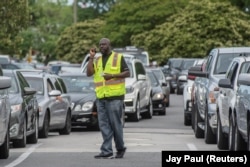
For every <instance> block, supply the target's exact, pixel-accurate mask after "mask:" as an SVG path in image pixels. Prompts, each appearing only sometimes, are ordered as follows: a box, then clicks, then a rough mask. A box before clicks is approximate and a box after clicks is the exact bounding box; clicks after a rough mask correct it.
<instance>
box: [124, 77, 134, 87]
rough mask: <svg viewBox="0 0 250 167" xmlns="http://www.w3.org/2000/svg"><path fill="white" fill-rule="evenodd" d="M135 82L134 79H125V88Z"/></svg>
mask: <svg viewBox="0 0 250 167" xmlns="http://www.w3.org/2000/svg"><path fill="white" fill-rule="evenodd" d="M135 82H136V79H135V78H126V79H125V86H126V87H127V86H130V85H133V84H134V83H135Z"/></svg>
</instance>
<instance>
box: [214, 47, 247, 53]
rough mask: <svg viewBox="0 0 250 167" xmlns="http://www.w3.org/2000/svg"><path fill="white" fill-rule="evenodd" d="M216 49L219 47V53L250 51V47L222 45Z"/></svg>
mask: <svg viewBox="0 0 250 167" xmlns="http://www.w3.org/2000/svg"><path fill="white" fill-rule="evenodd" d="M215 49H217V50H218V51H219V53H243V52H247V53H250V47H222V48H215Z"/></svg>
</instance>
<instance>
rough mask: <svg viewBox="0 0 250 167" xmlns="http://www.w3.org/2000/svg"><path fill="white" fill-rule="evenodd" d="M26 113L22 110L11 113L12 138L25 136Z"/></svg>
mask: <svg viewBox="0 0 250 167" xmlns="http://www.w3.org/2000/svg"><path fill="white" fill-rule="evenodd" d="M24 116H25V115H24V114H23V113H22V112H21V111H16V112H12V113H11V118H10V139H22V138H23V123H24V122H23V121H24Z"/></svg>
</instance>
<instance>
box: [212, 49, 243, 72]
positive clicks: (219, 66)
mask: <svg viewBox="0 0 250 167" xmlns="http://www.w3.org/2000/svg"><path fill="white" fill-rule="evenodd" d="M237 56H239V53H224V54H220V55H219V56H218V58H217V59H218V60H217V63H216V65H215V71H214V74H226V72H227V68H228V66H229V65H230V63H231V62H232V60H233V58H234V57H237Z"/></svg>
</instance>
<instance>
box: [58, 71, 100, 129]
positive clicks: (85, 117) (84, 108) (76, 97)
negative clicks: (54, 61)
mask: <svg viewBox="0 0 250 167" xmlns="http://www.w3.org/2000/svg"><path fill="white" fill-rule="evenodd" d="M59 75H60V76H61V78H62V79H63V80H64V82H65V85H66V87H67V90H68V94H69V95H70V96H71V100H72V104H71V109H72V119H71V125H72V126H73V127H76V126H87V127H88V128H90V129H93V130H99V125H98V118H97V110H96V95H95V90H94V82H93V78H92V77H87V76H86V74H83V73H78V74H76V73H74V74H73V73H62V74H59Z"/></svg>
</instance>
